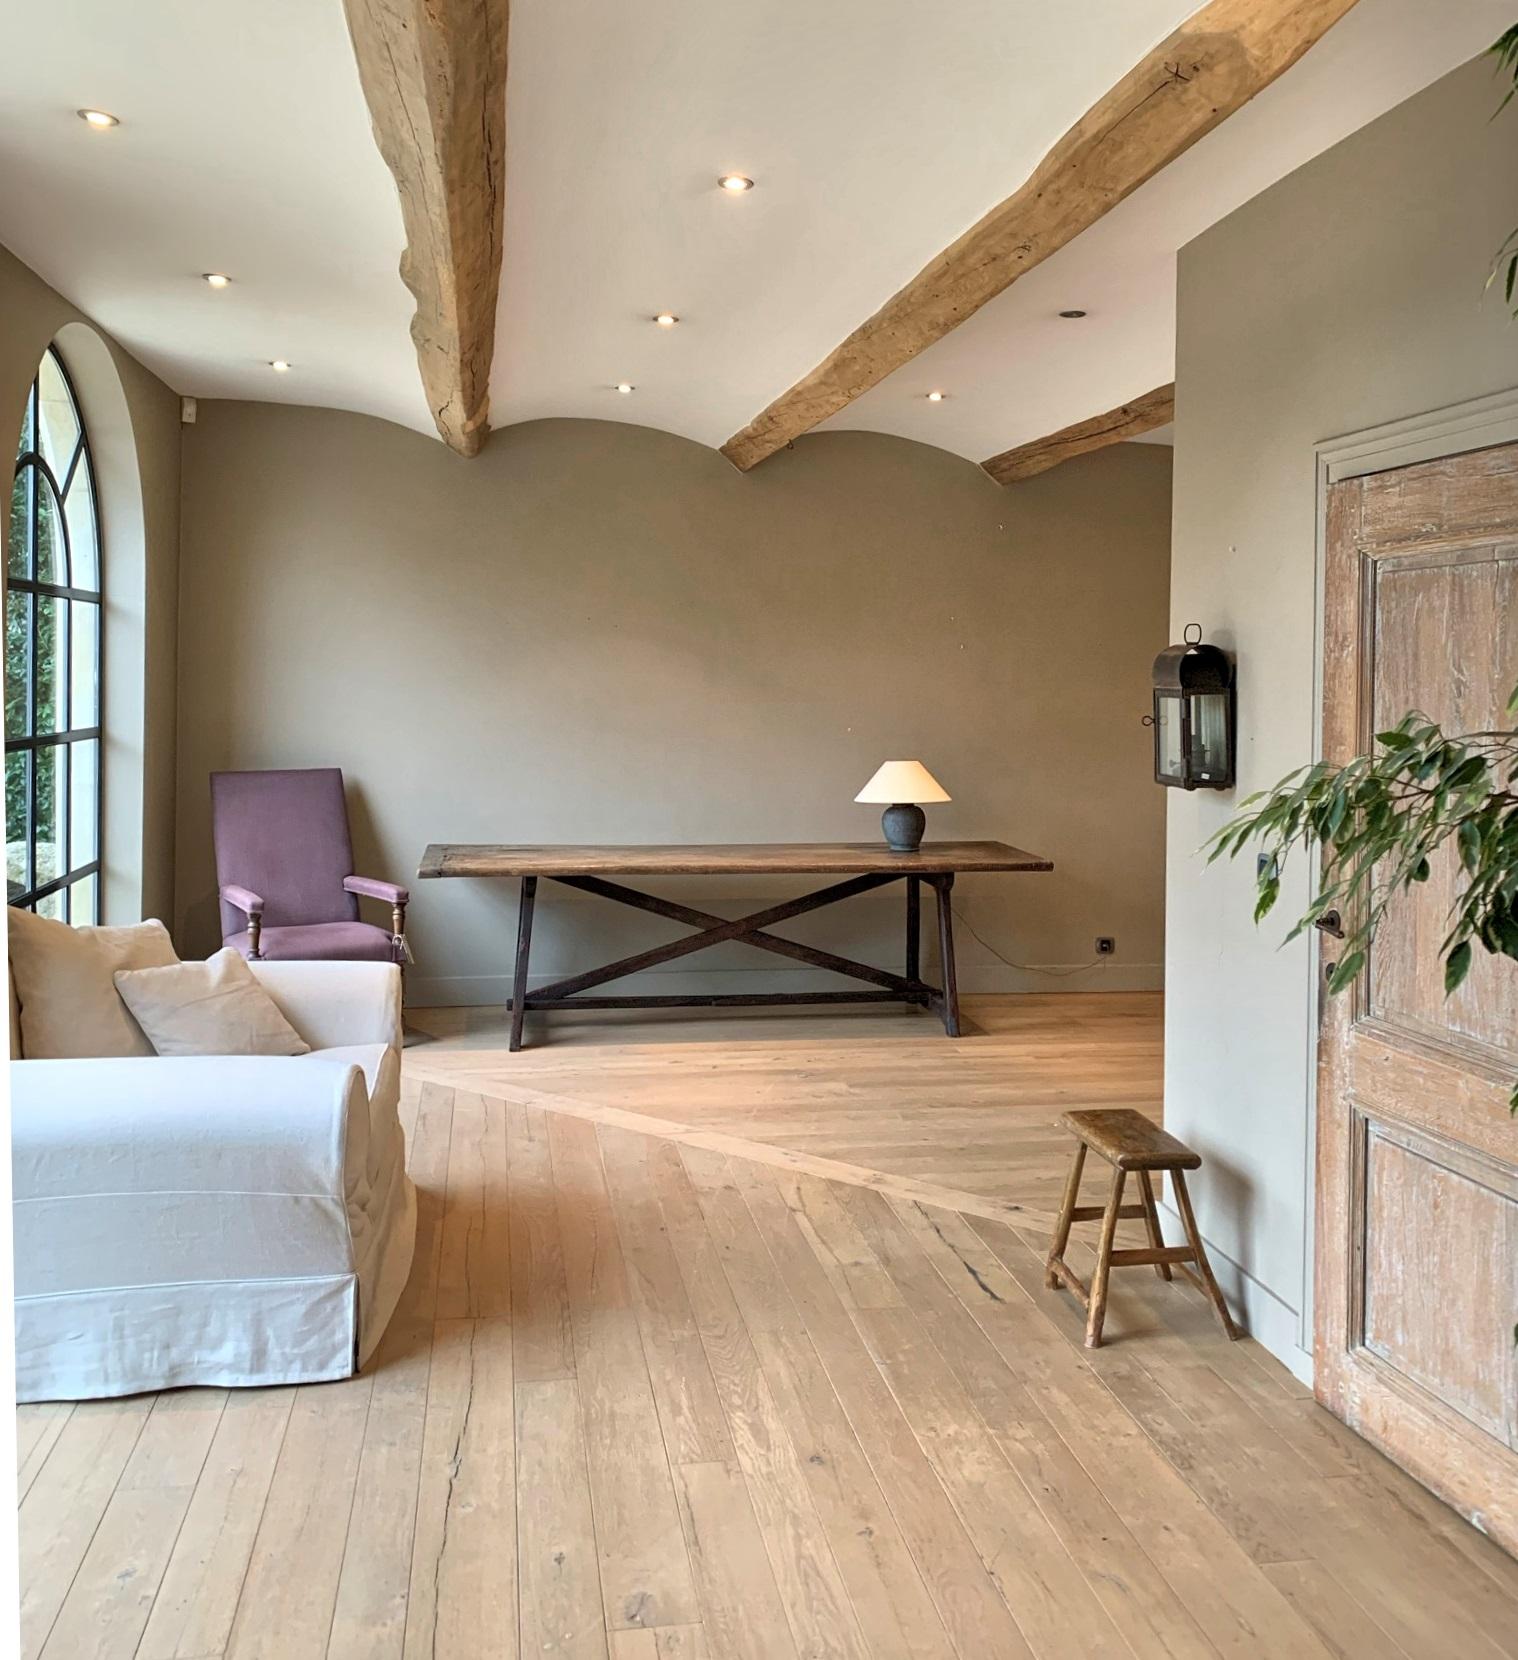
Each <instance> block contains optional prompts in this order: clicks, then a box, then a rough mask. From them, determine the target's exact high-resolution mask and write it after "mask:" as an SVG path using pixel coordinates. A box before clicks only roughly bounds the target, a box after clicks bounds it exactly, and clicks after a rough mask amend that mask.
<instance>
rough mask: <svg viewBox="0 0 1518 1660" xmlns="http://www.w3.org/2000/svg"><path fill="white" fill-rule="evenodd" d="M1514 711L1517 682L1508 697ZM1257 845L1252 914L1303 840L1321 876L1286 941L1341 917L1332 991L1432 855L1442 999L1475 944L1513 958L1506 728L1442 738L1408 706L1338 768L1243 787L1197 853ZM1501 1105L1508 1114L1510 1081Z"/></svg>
mask: <svg viewBox="0 0 1518 1660" xmlns="http://www.w3.org/2000/svg"><path fill="white" fill-rule="evenodd" d="M1507 713H1508V715H1509V716H1510V717H1511V716H1515V715H1518V688H1515V689H1514V692H1513V695H1512V697H1511V698H1509V699H1508V704H1507ZM1254 841H1257V842H1258V843H1259V844H1260V858H1259V861H1258V864H1257V867H1256V868H1257V872H1258V875H1257V897H1256V900H1255V910H1254V914H1255V921H1256V922H1258V921H1260V919H1261V918H1263V917H1264V916H1265V915H1266V914H1267V913H1268V912H1269V911H1270V910H1271V909H1272V907H1273V906H1274V905H1275V903H1276V900H1277V898H1278V897H1279V896H1280V891H1281V872H1282V870H1283V868H1284V867H1285V863H1286V860H1287V857H1288V855H1289V854H1290V853H1291V851H1292V849H1293V848H1296V847H1299V846H1300V847H1301V848H1303V849H1304V850H1305V849H1313V848H1315V849H1317V850H1318V852H1319V853H1320V854H1321V858H1322V882H1321V886H1320V887H1319V890H1318V894H1317V897H1316V898H1315V899H1314V900H1313V902H1312V903H1311V905H1309V906H1308V907H1307V909H1306V911H1304V912H1303V914H1302V915H1301V916H1300V917H1299V918H1298V919H1297V922H1296V924H1295V925H1294V926H1293V928H1292V930H1291V932H1290V933H1289V934H1288V935H1287V936H1286V937H1287V939H1288V940H1290V939H1295V938H1296V936H1297V935H1298V934H1300V933H1302V932H1303V930H1304V929H1307V928H1310V927H1312V926H1313V924H1314V923H1316V922H1317V921H1318V919H1319V918H1320V917H1322V916H1323V915H1324V914H1325V913H1326V912H1328V911H1331V910H1335V911H1338V912H1339V914H1340V916H1341V917H1342V919H1343V925H1344V928H1345V938H1344V942H1343V947H1344V949H1343V955H1342V956H1341V957H1340V959H1339V961H1338V962H1336V963H1335V964H1334V968H1333V972H1332V974H1330V976H1329V979H1328V990H1329V992H1330V993H1335V992H1340V991H1343V990H1344V988H1345V987H1346V986H1348V985H1351V984H1352V983H1353V982H1354V979H1355V976H1356V975H1357V974H1359V972H1360V970H1361V969H1362V968H1363V967H1364V966H1365V960H1366V954H1367V952H1368V950H1369V948H1370V943H1371V941H1372V939H1373V938H1374V937H1375V933H1376V929H1377V927H1378V926H1379V924H1380V922H1381V919H1382V918H1383V917H1384V916H1385V915H1386V910H1387V907H1388V906H1389V905H1390V904H1391V903H1392V902H1393V901H1394V900H1395V899H1396V898H1397V896H1398V895H1399V894H1402V893H1405V892H1406V891H1408V890H1409V889H1410V888H1412V887H1414V886H1415V885H1417V884H1419V883H1422V882H1426V881H1427V880H1428V877H1429V873H1430V870H1431V868H1432V864H1433V861H1434V860H1435V859H1438V858H1441V857H1443V858H1454V859H1457V860H1458V862H1459V887H1458V892H1457V894H1456V897H1455V901H1454V904H1453V905H1452V907H1451V909H1450V914H1449V930H1448V932H1447V933H1446V935H1445V937H1444V941H1443V943H1442V944H1441V945H1440V947H1439V954H1440V956H1441V957H1442V959H1443V961H1444V989H1445V992H1446V994H1448V993H1449V992H1452V991H1454V989H1455V988H1456V987H1457V986H1458V985H1459V984H1460V983H1461V982H1462V981H1463V980H1464V979H1465V977H1466V975H1467V974H1468V973H1469V972H1470V967H1471V963H1472V961H1473V959H1474V955H1475V948H1476V947H1477V946H1480V947H1481V949H1482V950H1484V951H1488V952H1491V953H1493V954H1495V955H1498V956H1503V957H1511V958H1513V959H1515V960H1518V731H1512V730H1499V731H1492V732H1469V733H1465V734H1463V735H1461V736H1458V737H1451V736H1449V735H1447V734H1446V733H1445V732H1444V731H1443V730H1442V728H1440V727H1439V726H1438V725H1437V724H1436V723H1435V722H1433V721H1431V720H1429V719H1428V717H1427V716H1425V715H1421V714H1419V713H1417V712H1416V711H1415V712H1413V713H1410V714H1407V715H1404V716H1403V717H1402V719H1401V720H1400V721H1398V723H1397V724H1396V725H1395V726H1394V727H1392V728H1391V729H1390V730H1389V731H1386V732H1378V733H1377V734H1376V742H1375V746H1374V748H1373V749H1372V751H1371V753H1370V754H1368V755H1357V756H1356V757H1355V758H1354V760H1352V761H1351V762H1349V764H1348V765H1347V766H1342V767H1337V766H1333V765H1332V764H1330V763H1329V762H1326V761H1319V762H1317V763H1315V764H1314V765H1312V766H1308V767H1301V768H1299V769H1298V770H1297V771H1296V772H1294V773H1290V774H1289V775H1288V776H1287V777H1285V778H1283V779H1282V780H1281V781H1280V783H1278V784H1277V785H1276V786H1275V787H1274V788H1273V789H1270V790H1265V791H1262V792H1260V793H1259V794H1256V795H1252V796H1250V797H1249V798H1248V800H1246V801H1245V802H1244V804H1243V807H1242V809H1241V810H1240V812H1239V813H1238V814H1237V815H1236V816H1235V817H1234V818H1232V819H1230V820H1229V822H1228V823H1227V824H1225V825H1224V826H1223V827H1222V829H1220V830H1219V831H1217V833H1216V834H1215V835H1213V836H1212V837H1211V838H1210V839H1209V840H1208V842H1207V843H1206V849H1205V850H1206V851H1207V853H1208V862H1209V863H1211V862H1213V861H1214V860H1216V859H1220V858H1225V857H1226V858H1234V857H1236V856H1237V855H1238V854H1239V853H1241V852H1242V851H1243V850H1244V848H1245V847H1246V845H1248V844H1249V843H1250V842H1254ZM1511 1104H1512V1107H1513V1110H1514V1111H1515V1112H1518V1085H1515V1087H1514V1090H1513V1094H1512V1098H1511Z"/></svg>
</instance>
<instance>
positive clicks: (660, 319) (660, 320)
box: [654, 311, 680, 329]
mask: <svg viewBox="0 0 1518 1660" xmlns="http://www.w3.org/2000/svg"><path fill="white" fill-rule="evenodd" d="M654 321H655V322H656V323H657V324H658V325H659V327H660V328H661V329H672V328H673V327H674V326H675V324H676V323H678V322H679V321H680V319H679V318H678V317H677V316H675V314H674V312H672V311H661V312H660V313H659V314H658V316H657V317H655V318H654Z"/></svg>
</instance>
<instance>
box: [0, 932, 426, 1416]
mask: <svg viewBox="0 0 1518 1660" xmlns="http://www.w3.org/2000/svg"><path fill="white" fill-rule="evenodd" d="M252 967H253V970H254V972H255V973H256V974H257V976H258V978H259V980H260V981H261V982H262V984H263V986H264V988H265V989H266V990H267V991H268V992H269V994H270V996H271V997H273V999H274V1001H275V1002H276V1003H277V1004H278V1005H279V1007H280V1010H281V1011H282V1013H283V1014H284V1016H285V1018H286V1019H287V1020H288V1021H289V1022H290V1024H291V1025H292V1026H294V1027H295V1029H296V1030H297V1031H298V1032H299V1033H300V1035H301V1036H302V1037H303V1038H304V1039H305V1041H306V1042H307V1043H309V1044H310V1045H311V1049H312V1053H311V1054H309V1055H300V1056H295V1057H284V1056H278V1057H265V1056H256V1057H253V1056H215V1057H197V1058H185V1059H162V1058H158V1057H146V1058H135V1057H134V1058H131V1059H125V1060H27V1059H25V1057H24V1056H21V1057H16V1056H15V1055H14V1046H15V1044H16V1035H15V1034H16V1033H17V1031H18V1024H17V1021H16V1007H15V1004H14V1001H13V1002H12V1007H11V1017H12V1018H11V1033H12V1045H13V1065H12V1066H11V1150H12V1171H13V1175H12V1182H13V1197H14V1214H15V1247H16V1259H15V1260H16V1387H17V1395H18V1397H19V1399H21V1400H23V1401H39V1400H81V1399H87V1398H90V1397H93V1396H101V1395H127V1394H133V1393H136V1392H138V1391H140V1390H148V1389H165V1388H174V1387H178V1386H182V1385H187V1384H206V1385H220V1386H227V1385H253V1384H276V1383H309V1382H316V1381H320V1380H323V1379H328V1378H340V1377H347V1376H349V1375H351V1374H352V1373H353V1372H355V1371H357V1370H358V1369H359V1368H360V1367H361V1366H363V1364H364V1362H365V1361H366V1360H367V1359H368V1358H369V1356H370V1355H371V1354H372V1353H373V1351H374V1348H375V1345H376V1344H377V1343H378V1342H379V1339H380V1336H381V1335H382V1333H383V1332H384V1329H385V1326H386V1323H387V1322H388V1321H389V1319H390V1316H391V1314H392V1313H393V1312H394V1310H395V1305H396V1301H397V1299H398V1298H399V1296H400V1293H401V1288H402V1287H403V1286H404V1285H405V1283H406V1278H407V1276H408V1274H409V1272H410V1267H411V1253H412V1247H413V1244H414V1240H415V1233H416V1194H415V1190H414V1189H413V1187H412V1185H411V1181H410V1179H409V1178H408V1177H407V1175H406V1160H405V1138H404V1135H403V1133H402V1131H401V1126H400V1120H399V1116H398V1107H399V1095H400V1044H401V1035H400V1034H401V1004H400V971H399V969H397V968H396V967H394V966H393V965H392V964H389V963H371V962H269V963H262V962H261V963H255V964H253V965H252Z"/></svg>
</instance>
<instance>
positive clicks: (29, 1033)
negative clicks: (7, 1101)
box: [6, 910, 179, 1061]
mask: <svg viewBox="0 0 1518 1660" xmlns="http://www.w3.org/2000/svg"><path fill="white" fill-rule="evenodd" d="M6 917H7V920H8V923H9V929H10V965H11V982H12V985H13V986H14V988H15V992H16V997H17V999H18V1001H19V1002H20V1004H21V1053H22V1054H23V1055H25V1056H26V1058H27V1059H28V1060H33V1061H48V1060H93V1059H96V1058H100V1059H112V1058H115V1057H117V1056H121V1055H151V1054H152V1053H153V1046H152V1044H151V1043H149V1042H148V1040H147V1038H146V1037H144V1036H143V1033H142V1030H141V1028H140V1027H139V1026H138V1024H137V1022H136V1021H135V1020H133V1019H132V1016H131V1015H130V1013H128V1011H127V1007H126V1005H125V1004H124V1003H123V1002H122V1001H121V998H120V997H119V996H118V995H117V992H116V987H115V985H114V984H113V983H112V978H111V977H112V975H114V974H115V973H116V971H117V970H118V969H137V968H143V969H146V968H160V967H165V966H167V965H168V964H170V963H177V962H178V961H179V958H178V956H177V955H176V954H175V951H174V945H173V942H172V941H171V940H170V939H169V931H168V929H167V928H165V927H164V925H163V924H162V923H161V922H157V921H150V922H137V923H133V924H132V926H130V927H127V928H71V927H70V926H69V925H68V923H66V922H54V921H53V920H52V919H51V918H50V917H45V916H34V915H33V914H32V913H31V912H30V911H18V910H7V912H6Z"/></svg>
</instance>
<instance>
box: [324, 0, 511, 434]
mask: <svg viewBox="0 0 1518 1660" xmlns="http://www.w3.org/2000/svg"><path fill="white" fill-rule="evenodd" d="M344 9H345V10H346V11H347V14H348V32H349V33H350V35H351V36H352V37H353V50H354V54H355V56H356V57H357V59H358V72H359V80H360V82H361V83H362V85H363V89H364V97H365V98H366V99H367V100H368V104H369V114H370V117H371V119H372V120H373V123H374V136H375V139H376V141H377V142H378V144H379V148H380V154H381V155H382V156H383V157H384V158H385V165H386V166H387V167H388V168H389V169H390V171H391V173H392V174H393V175H394V177H395V185H396V189H397V191H398V192H399V194H400V199H401V219H402V222H403V223H404V226H405V231H406V250H405V252H404V253H403V254H402V255H401V280H402V281H403V282H404V283H405V284H406V286H407V288H409V289H410V290H411V292H412V294H413V295H414V296H415V299H416V315H415V316H414V317H413V318H412V320H411V338H412V339H413V340H414V341H415V342H416V355H417V361H418V363H419V364H420V366H421V371H422V386H423V388H424V390H425V391H426V394H427V401H428V403H429V404H430V405H431V406H432V418H433V419H434V420H435V421H436V422H437V429H438V431H439V432H440V433H441V434H442V435H443V439H444V441H445V442H446V443H447V444H448V445H449V447H450V448H452V449H455V450H457V451H458V453H459V454H460V455H475V454H477V453H478V451H479V448H480V445H481V444H482V443H483V442H484V439H485V434H486V432H487V431H488V430H489V420H490V366H491V360H492V358H493V357H494V355H495V315H496V295H497V292H498V290H499V288H500V282H501V204H502V183H503V178H504V172H505V164H506V25H507V9H508V0H344Z"/></svg>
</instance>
